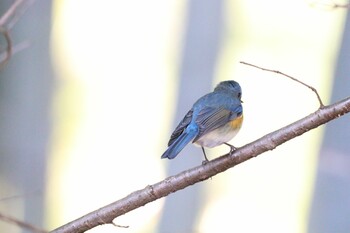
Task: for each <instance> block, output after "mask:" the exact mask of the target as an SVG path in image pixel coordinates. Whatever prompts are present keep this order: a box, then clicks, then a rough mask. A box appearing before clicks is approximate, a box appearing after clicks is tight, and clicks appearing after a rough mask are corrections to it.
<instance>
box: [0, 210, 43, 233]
mask: <svg viewBox="0 0 350 233" xmlns="http://www.w3.org/2000/svg"><path fill="white" fill-rule="evenodd" d="M0 220H3V221H6V222H9V223H12V224H14V225H17V226H19V227H21V228H23V229H27V230H29V231H31V232H37V233H47V232H48V231H45V230H43V229H40V228H38V227H36V226H33V225H32V224H29V223H26V222H23V221H21V220H18V219H15V218H13V217H10V216H7V215H4V214H2V213H0Z"/></svg>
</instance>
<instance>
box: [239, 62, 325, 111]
mask: <svg viewBox="0 0 350 233" xmlns="http://www.w3.org/2000/svg"><path fill="white" fill-rule="evenodd" d="M240 63H241V64H244V65H248V66H252V67H254V68H257V69H260V70H263V71H268V72H272V73H276V74H280V75H283V76H285V77H287V78H290V79H292V80H293V81H295V82H298V83H300V84H301V85H304V86H305V87H308V88H310V89H311V90H312V91H313V92H314V93H315V94H316V96H317V99H318V102H319V104H320V107H319V108H323V107H324V106H325V105H324V104H323V102H322V99H321V97H320V95H319V94H318V92H317V90H316V88H314V87H312V86H310V85H308V84H306V83H304V82H302V81H300V80H299V79H297V78H294V77H292V76H290V75H288V74H285V73H283V72H281V71H278V70H272V69H267V68H263V67H260V66H257V65H253V64H250V63H247V62H243V61H240Z"/></svg>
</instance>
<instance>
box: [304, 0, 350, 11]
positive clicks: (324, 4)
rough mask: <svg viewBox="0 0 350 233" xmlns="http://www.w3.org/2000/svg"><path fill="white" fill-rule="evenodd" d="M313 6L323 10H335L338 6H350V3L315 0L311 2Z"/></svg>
mask: <svg viewBox="0 0 350 233" xmlns="http://www.w3.org/2000/svg"><path fill="white" fill-rule="evenodd" d="M310 6H311V7H315V8H316V7H317V8H319V9H323V10H334V9H338V8H345V9H346V8H350V4H349V3H347V4H338V3H335V2H334V1H314V2H311V3H310Z"/></svg>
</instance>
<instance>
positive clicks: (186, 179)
mask: <svg viewBox="0 0 350 233" xmlns="http://www.w3.org/2000/svg"><path fill="white" fill-rule="evenodd" d="M348 112H350V97H348V98H346V99H344V100H341V101H339V102H338V103H335V104H332V105H329V106H324V107H323V108H320V109H318V110H317V111H316V112H314V113H312V114H310V115H309V116H306V117H304V118H302V119H300V120H298V121H296V122H294V123H292V124H290V125H288V126H285V127H283V128H281V129H279V130H276V131H274V132H272V133H269V134H267V135H265V136H263V137H262V138H260V139H258V140H256V141H254V142H251V143H249V144H247V145H245V146H243V147H241V148H239V149H237V150H236V151H235V153H233V154H232V155H229V154H226V155H223V156H221V157H219V158H217V159H214V160H211V161H209V162H208V163H206V164H204V165H202V166H198V167H194V168H192V169H189V170H186V171H184V172H181V173H179V174H177V175H175V176H170V177H168V178H166V179H165V180H163V181H160V182H158V183H156V184H153V185H148V186H147V187H146V188H144V189H141V190H138V191H135V192H133V193H131V194H129V195H128V196H126V197H124V198H123V199H120V200H118V201H116V202H114V203H111V204H109V205H107V206H105V207H102V208H100V209H98V210H95V211H93V212H91V213H89V214H87V215H85V216H83V217H81V218H79V219H76V220H74V221H72V222H70V223H67V224H66V225H64V226H61V227H59V228H57V229H55V230H53V231H52V232H51V233H73V232H74V233H79V232H85V231H87V230H89V229H92V228H94V227H96V226H98V225H103V224H106V223H112V222H113V219H115V218H116V217H118V216H121V215H123V214H126V213H128V212H130V211H132V210H134V209H137V208H139V207H141V206H144V205H146V204H147V203H149V202H152V201H155V200H157V199H159V198H162V197H165V196H167V195H169V194H170V193H173V192H176V191H179V190H181V189H184V188H186V187H188V186H190V185H193V184H195V183H198V182H200V181H203V180H206V179H208V178H210V177H212V176H214V175H217V174H219V173H221V172H224V171H226V170H227V169H229V168H232V167H234V166H236V165H238V164H240V163H242V162H244V161H246V160H249V159H251V158H254V157H256V156H258V155H259V154H261V153H263V152H266V151H268V150H273V149H275V148H276V147H277V146H279V145H281V144H282V143H285V142H287V141H289V140H291V139H293V138H295V137H297V136H300V135H302V134H303V133H306V132H307V131H309V130H311V129H314V128H316V127H318V126H320V125H322V124H325V123H327V122H328V121H331V120H334V119H336V118H338V117H340V116H342V115H344V114H346V113H348Z"/></svg>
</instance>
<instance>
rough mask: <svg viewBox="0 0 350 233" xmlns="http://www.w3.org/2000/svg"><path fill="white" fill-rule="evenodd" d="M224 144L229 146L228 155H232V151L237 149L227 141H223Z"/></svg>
mask: <svg viewBox="0 0 350 233" xmlns="http://www.w3.org/2000/svg"><path fill="white" fill-rule="evenodd" d="M224 144H225V145H228V146H229V147H230V155H232V153H233V152H234V151H235V150H237V148H236V147H234V146H232V145H231V144H228V143H226V142H225V143H224Z"/></svg>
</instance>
